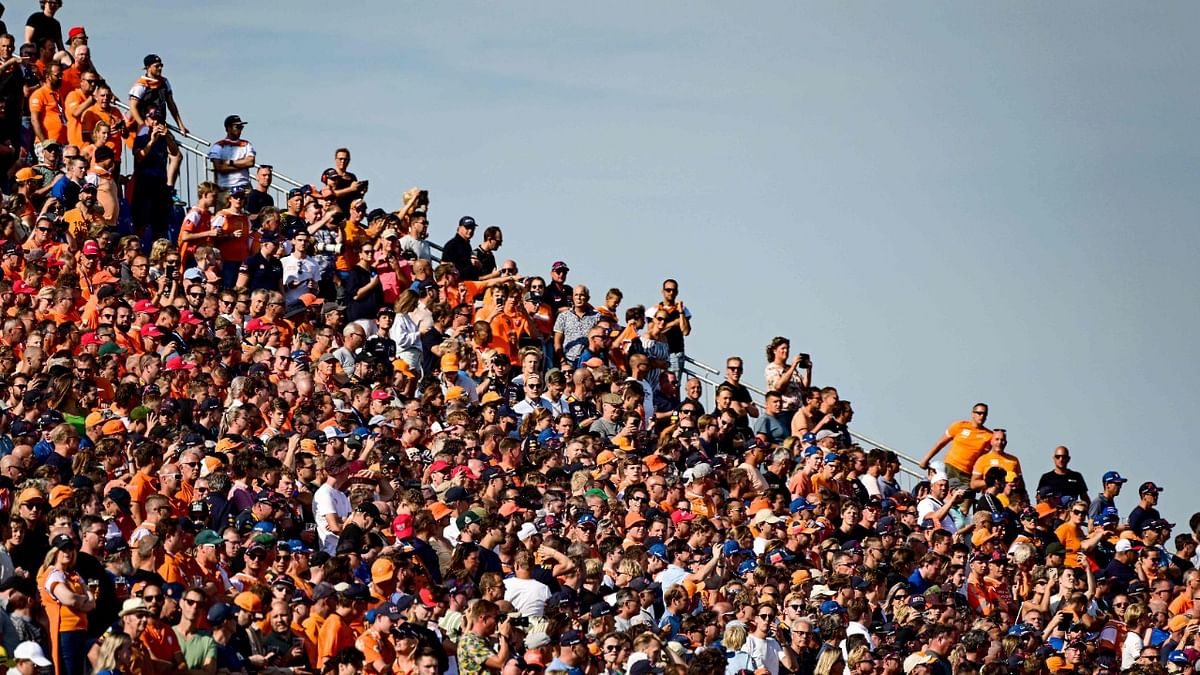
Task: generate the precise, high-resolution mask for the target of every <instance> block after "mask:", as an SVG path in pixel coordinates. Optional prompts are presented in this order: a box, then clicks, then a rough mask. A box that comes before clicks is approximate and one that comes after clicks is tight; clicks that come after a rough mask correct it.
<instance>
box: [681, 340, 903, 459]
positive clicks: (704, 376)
mask: <svg viewBox="0 0 1200 675" xmlns="http://www.w3.org/2000/svg"><path fill="white" fill-rule="evenodd" d="M683 358H684V362H685V368H684V370H685V372H687V373H688V374H690V375H694V376H695V377H696V378H698V379H699V380H700V381H701V382H704V383H706V384H708V385H709V386H711V387H714V388H716V387H719V386H720V385H721V382H718V381H716V380H714V379H712V378H711V377H709V376H708V375H719V374H720V373H721V371H719V370H717V369H716V368H714V367H712V366H710V365H708V364H707V363H704V362H702V361H698V360H696V359H694V358H692V357H691V356H689V355H684V357H683ZM686 365H692V366H695V367H696V368H697V369H699V370H702V371H705V372H704V373H701V372H696V371H695V370H691V369H689V368H687V367H686ZM705 373H707V374H705ZM742 385H743V386H744V387H746V389H748V390H749V391H750V392H751V393H754V394H758V395H759V396H760V397H763V398H765V397H766V395H767V392H765V391H763V390H762V389H759V388H758V387H756V386H754V385H752V384H746V383H744V382H743V383H742ZM849 432H850V436H851V438H853V439H855V440H857V441H861V442H863V443H866V444H867V445H872V446H874V447H876V448H879V449H880V450H884V451H886V452H891V453H895V455H896V457H899V458H900V459H901V460H902V463H901V465H900V471H901V472H903V473H905V474H907V475H909V476H912V477H913V478H917V479H918V480H925V477H926V474H925V472H924V471H923V470H922V469H921V468H920V467H921V463H920V462H919V461H918V460H916V459H915V458H913V457H912V456H910V455H908V454H906V453H903V452H901V451H899V450H896V449H895V448H892V447H890V446H888V445H885V444H883V443H880V442H879V441H877V440H875V439H873V438H870V437H868V436H866V435H863V434H860V433H859V432H857V431H854V430H853V429H850V430H849ZM903 462H907V463H909V464H912V465H913V466H914V467H916V468H909V467H908V466H905V465H904V464H903Z"/></svg>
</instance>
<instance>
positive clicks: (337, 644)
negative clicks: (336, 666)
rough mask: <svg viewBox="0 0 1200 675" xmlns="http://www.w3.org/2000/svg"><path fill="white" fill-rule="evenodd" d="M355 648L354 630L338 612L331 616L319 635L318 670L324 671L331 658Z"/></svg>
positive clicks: (322, 625) (326, 620)
mask: <svg viewBox="0 0 1200 675" xmlns="http://www.w3.org/2000/svg"><path fill="white" fill-rule="evenodd" d="M353 646H354V630H353V629H352V628H350V625H349V624H347V623H346V622H345V621H343V620H342V617H341V616H340V615H339V614H337V613H336V612H334V613H332V614H330V615H329V616H328V617H327V618H326V619H325V623H323V624H321V631H320V633H318V634H317V668H319V669H324V668H325V662H326V661H328V660H329V657H331V656H333V655H334V654H337V653H338V652H340V651H342V650H343V649H345V648H346V647H353Z"/></svg>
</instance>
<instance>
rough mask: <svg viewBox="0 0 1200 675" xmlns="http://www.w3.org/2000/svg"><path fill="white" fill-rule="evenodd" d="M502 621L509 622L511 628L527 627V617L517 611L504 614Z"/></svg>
mask: <svg viewBox="0 0 1200 675" xmlns="http://www.w3.org/2000/svg"><path fill="white" fill-rule="evenodd" d="M504 621H506V622H508V623H509V624H511V625H512V627H513V628H529V617H525V616H521V615H520V614H519V613H518V612H512V613H511V614H505V615H504Z"/></svg>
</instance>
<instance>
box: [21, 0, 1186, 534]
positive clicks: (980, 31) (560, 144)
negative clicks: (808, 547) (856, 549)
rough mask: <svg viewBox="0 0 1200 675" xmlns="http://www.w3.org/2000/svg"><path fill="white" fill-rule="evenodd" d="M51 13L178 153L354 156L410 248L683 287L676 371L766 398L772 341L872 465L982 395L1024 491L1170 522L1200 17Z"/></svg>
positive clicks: (1129, 9) (464, 7)
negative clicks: (486, 245) (215, 147)
mask: <svg viewBox="0 0 1200 675" xmlns="http://www.w3.org/2000/svg"><path fill="white" fill-rule="evenodd" d="M9 4H10V9H9V12H8V16H7V17H6V19H7V20H8V22H9V24H10V26H12V25H19V24H20V23H21V22H22V20H23V18H24V16H26V15H27V12H29V11H32V7H33V5H34V3H33V2H25V3H9ZM66 4H67V6H66V7H65V8H64V9H63V10H62V12H61V13H60V18H61V19H62V20H63V24H64V26H70V25H73V24H75V23H77V22H79V21H82V22H83V23H84V24H85V25H86V26H87V28H88V32H89V33H90V35H91V36H92V44H93V49H94V56H95V59H96V60H97V62H98V63H99V64H100V66H101V68H102V70H103V72H104V74H105V75H106V76H107V77H108V79H109V80H110V81H111V82H112V83H113V84H114V85H116V88H117V89H118V90H122V91H127V89H128V85H129V83H131V82H132V81H133V79H134V78H135V77H137V75H138V74H139V72H140V66H141V59H142V56H143V55H144V54H145V53H147V52H156V53H159V54H161V55H162V57H163V59H164V61H165V63H166V74H167V76H168V77H169V78H170V79H171V80H172V82H173V84H174V86H175V90H176V98H177V100H178V101H179V103H180V106H181V107H182V109H183V113H184V118H185V120H186V121H187V122H188V124H189V126H190V127H191V128H192V130H193V131H194V132H196V133H198V134H200V135H202V136H205V137H208V138H214V139H215V138H217V137H219V136H220V135H221V129H220V124H221V120H222V118H223V117H224V116H225V115H227V114H229V113H238V114H240V115H241V116H242V117H243V118H244V119H246V120H247V121H248V122H249V123H250V125H249V126H248V127H247V129H246V136H247V137H248V138H249V139H251V140H252V141H253V142H254V144H255V145H256V146H257V148H258V149H259V153H260V158H261V160H263V161H269V162H271V163H273V164H275V165H276V166H277V167H278V168H279V169H280V170H281V171H283V172H285V173H288V174H290V175H292V176H294V177H297V178H301V179H304V180H307V181H311V182H315V181H316V179H317V177H318V176H319V175H320V172H321V170H322V169H324V168H325V167H326V166H329V165H330V164H331V160H332V154H333V149H334V148H335V147H337V146H339V145H346V146H349V147H350V148H351V149H352V150H353V152H354V161H353V165H352V169H353V170H355V171H357V172H358V174H359V176H361V177H369V178H370V179H371V181H372V183H371V184H372V190H371V194H370V195H369V197H370V199H369V201H370V202H371V204H372V206H383V207H394V206H395V205H396V202H397V198H398V196H399V195H400V193H401V192H402V191H403V190H405V189H407V188H408V187H411V186H414V185H421V186H423V187H427V188H428V189H429V190H430V191H431V197H432V200H433V206H432V223H433V237H432V238H433V239H435V240H437V241H439V242H440V241H444V240H445V239H446V238H448V237H449V236H450V235H451V234H452V230H453V223H454V222H455V221H456V220H457V218H458V217H459V216H461V215H464V214H470V215H473V216H474V217H475V218H476V219H477V220H479V221H480V222H481V223H483V224H489V225H490V224H498V225H501V226H502V227H503V228H504V229H505V233H506V244H505V248H504V249H502V251H501V253H502V254H508V255H511V256H514V257H516V258H517V259H518V260H519V262H520V263H521V266H522V271H526V272H528V271H538V272H542V273H544V272H545V271H546V270H547V269H548V267H549V263H550V262H551V261H553V260H555V259H558V258H563V259H565V260H567V261H568V262H569V263H570V265H571V267H572V273H571V280H572V281H576V282H583V283H588V284H589V285H591V286H592V288H593V294H594V295H598V294H600V293H602V292H603V290H604V289H605V288H607V287H609V286H613V285H615V286H619V287H621V288H622V289H623V290H624V291H625V294H626V298H627V303H633V302H644V303H650V302H654V301H656V299H657V297H658V293H657V288H658V285H659V283H660V281H661V280H662V278H664V277H666V276H674V277H678V279H679V280H680V285H681V298H682V299H683V300H684V302H686V303H687V304H688V305H689V306H690V308H691V309H692V311H693V312H694V314H695V323H694V333H693V336H692V338H691V340H690V342H689V351H690V352H692V353H693V354H694V355H696V356H697V357H699V358H701V359H703V360H706V361H709V362H713V363H717V362H719V361H720V360H721V359H722V358H723V357H724V356H725V355H728V354H732V353H739V354H742V355H744V356H745V357H746V360H747V379H748V380H749V381H751V382H753V383H759V384H761V380H762V374H761V369H762V366H763V365H764V362H763V348H764V346H765V344H766V343H767V341H768V340H769V339H770V338H771V337H772V336H773V335H777V334H779V335H787V336H790V337H791V338H792V341H793V351H806V352H811V353H812V354H813V355H814V359H815V361H816V377H817V380H818V381H819V382H820V383H821V384H835V385H836V386H838V388H839V389H840V391H841V393H842V396H843V397H844V398H848V399H851V400H852V401H853V402H854V404H855V409H856V411H857V417H856V420H855V425H854V426H856V427H857V428H858V429H859V430H861V431H863V432H864V433H867V434H869V435H873V436H876V437H878V438H879V439H881V440H883V441H886V442H888V443H890V444H892V445H894V446H896V447H897V448H899V449H902V450H905V451H907V452H909V453H911V454H916V455H919V454H921V453H922V452H924V451H925V450H926V449H928V447H929V446H930V445H931V444H932V443H933V442H934V441H935V440H936V439H937V437H938V436H939V435H940V434H941V433H942V431H943V430H944V429H945V427H946V425H947V424H948V423H949V422H951V421H953V420H955V419H961V418H964V417H966V416H967V413H968V411H969V410H970V408H969V406H970V405H971V404H972V403H974V402H975V401H976V400H982V401H986V402H988V403H989V404H991V406H992V418H991V422H992V423H993V424H994V425H996V426H1004V427H1007V428H1008V429H1009V430H1010V438H1011V445H1010V449H1011V450H1013V451H1015V452H1016V453H1017V454H1018V455H1019V456H1020V457H1021V458H1022V460H1023V462H1024V464H1025V467H1026V472H1027V473H1028V474H1032V476H1033V477H1032V479H1031V480H1033V481H1036V476H1037V475H1038V474H1040V473H1041V472H1042V471H1045V470H1047V469H1048V468H1049V464H1050V462H1049V458H1050V453H1051V450H1052V448H1053V447H1054V446H1055V445H1058V444H1065V445H1067V446H1069V447H1070V448H1071V449H1072V451H1073V453H1074V456H1075V458H1076V459H1075V461H1074V463H1073V465H1074V466H1075V468H1077V469H1079V470H1081V471H1083V472H1084V474H1085V475H1086V477H1087V479H1088V482H1089V485H1090V486H1091V487H1092V488H1098V482H1099V476H1100V474H1101V473H1102V472H1103V471H1105V470H1107V469H1110V468H1115V469H1119V470H1120V471H1121V472H1122V473H1124V474H1126V475H1127V476H1128V477H1129V478H1130V479H1131V480H1132V481H1133V485H1131V486H1128V487H1127V488H1126V493H1125V494H1124V495H1123V496H1122V497H1121V498H1119V499H1118V505H1119V506H1120V507H1121V510H1122V513H1123V514H1126V513H1128V511H1129V509H1131V508H1132V507H1133V506H1134V504H1135V502H1136V499H1137V497H1136V484H1137V483H1138V482H1141V481H1143V480H1151V479H1152V480H1156V481H1159V482H1160V483H1161V484H1163V485H1165V487H1166V493H1165V494H1164V495H1163V498H1162V507H1163V510H1164V511H1165V513H1166V514H1167V515H1168V516H1169V517H1171V518H1172V519H1176V520H1183V521H1186V518H1187V516H1188V515H1189V514H1190V513H1191V512H1192V511H1193V510H1196V504H1195V499H1194V496H1193V493H1190V491H1189V490H1190V488H1189V485H1191V484H1192V482H1193V481H1194V478H1193V476H1194V473H1191V472H1189V473H1185V472H1183V471H1180V469H1181V468H1184V467H1187V468H1188V469H1191V468H1192V467H1193V466H1194V464H1193V462H1192V461H1191V458H1192V452H1191V447H1190V444H1191V441H1192V439H1191V438H1190V434H1188V433H1187V432H1186V425H1185V424H1184V422H1186V421H1187V420H1188V419H1190V418H1191V416H1192V415H1194V414H1196V411H1197V409H1198V408H1200V395H1197V393H1196V383H1197V381H1200V377H1198V376H1200V372H1198V366H1197V360H1196V349H1195V346H1194V345H1195V342H1196V340H1195V337H1194V336H1195V334H1196V333H1197V332H1198V330H1200V320H1198V318H1197V311H1196V299H1197V297H1198V291H1200V273H1198V272H1197V268H1196V264H1195V258H1196V255H1197V252H1200V231H1198V228H1197V223H1198V222H1200V208H1198V206H1197V203H1198V202H1197V197H1196V185H1197V183H1198V179H1200V140H1198V139H1200V135H1198V134H1197V133H1196V125H1195V122H1196V114H1197V110H1200V96H1198V95H1197V87H1196V80H1195V64H1196V63H1197V62H1198V61H1200V58H1198V57H1200V54H1198V53H1197V52H1198V51H1200V49H1198V48H1197V44H1200V41H1198V40H1197V26H1200V4H1197V3H1194V2H1162V3H1155V4H1153V5H1151V6H1147V5H1122V4H1119V3H1091V2H1058V3H1041V2H1006V3H991V4H980V3H965V4H964V3H954V2H928V3H916V4H914V3H887V2H855V3H797V2H771V3H768V2H763V3H750V4H745V5H740V6H736V7H735V6H731V5H729V4H728V3H712V2H700V3H687V4H686V5H679V4H666V5H661V6H654V5H653V3H651V5H646V3H622V2H619V3H606V4H604V5H594V4H584V3H530V2H505V3H469V2H462V3H435V4H432V5H429V4H406V3H392V2H379V1H375V0H371V1H365V2H353V3H328V2H321V3H317V2H310V1H306V0H301V1H298V2H292V3H286V4H285V5H277V4H276V3H240V2H239V3H234V2H226V1H216V2H204V3H180V2H163V3H117V2H110V1H109V0H99V1H95V2H87V3H83V2H80V1H79V0H68V2H67V3H66ZM277 8H278V9H277ZM118 31H119V32H118ZM1176 531H1177V532H1178V531H1180V530H1179V529H1177V530H1176Z"/></svg>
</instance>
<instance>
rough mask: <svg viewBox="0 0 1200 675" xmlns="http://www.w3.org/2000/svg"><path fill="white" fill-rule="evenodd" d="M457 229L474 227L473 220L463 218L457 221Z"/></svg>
mask: <svg viewBox="0 0 1200 675" xmlns="http://www.w3.org/2000/svg"><path fill="white" fill-rule="evenodd" d="M458 226H459V227H475V219H474V218H472V217H471V216H463V217H462V218H459V219H458Z"/></svg>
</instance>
